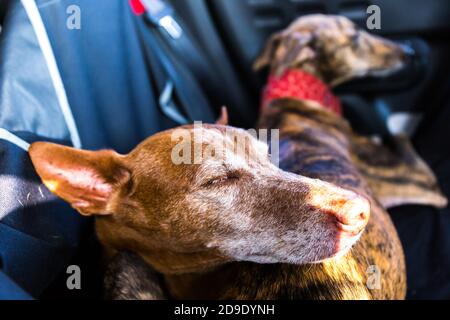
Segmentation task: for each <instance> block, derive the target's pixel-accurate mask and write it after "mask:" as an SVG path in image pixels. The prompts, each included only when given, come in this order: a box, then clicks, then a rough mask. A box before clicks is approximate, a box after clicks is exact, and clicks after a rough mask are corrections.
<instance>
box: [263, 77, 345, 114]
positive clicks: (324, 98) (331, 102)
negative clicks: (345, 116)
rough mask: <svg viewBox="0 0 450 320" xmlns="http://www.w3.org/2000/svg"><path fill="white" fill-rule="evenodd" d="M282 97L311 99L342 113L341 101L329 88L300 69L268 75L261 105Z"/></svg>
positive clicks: (337, 112)
mask: <svg viewBox="0 0 450 320" xmlns="http://www.w3.org/2000/svg"><path fill="white" fill-rule="evenodd" d="M282 98H293V99H298V100H312V101H315V102H318V103H319V104H320V105H322V106H323V107H324V108H326V109H328V110H331V111H333V112H335V113H336V114H338V115H342V106H341V102H340V101H339V99H338V98H337V97H336V96H335V95H334V94H333V93H332V92H331V90H330V88H329V87H328V86H327V85H326V84H325V83H324V82H323V81H322V80H320V79H318V78H316V77H315V76H313V75H312V74H310V73H307V72H305V71H302V70H298V69H290V70H287V71H285V72H284V73H283V74H282V75H281V76H279V77H278V76H275V75H270V76H269V80H268V83H267V86H266V88H265V89H264V92H263V104H262V105H263V106H266V105H267V104H268V103H270V102H271V101H272V100H275V99H282Z"/></svg>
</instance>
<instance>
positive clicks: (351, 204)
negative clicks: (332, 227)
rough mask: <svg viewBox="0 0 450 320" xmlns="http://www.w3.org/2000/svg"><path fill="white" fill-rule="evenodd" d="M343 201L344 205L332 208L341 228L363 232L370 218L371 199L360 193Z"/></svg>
mask: <svg viewBox="0 0 450 320" xmlns="http://www.w3.org/2000/svg"><path fill="white" fill-rule="evenodd" d="M343 201H344V204H343V205H342V206H338V207H337V208H336V209H335V210H332V212H333V214H334V216H335V218H336V221H337V224H338V226H339V228H340V229H341V230H342V231H345V232H348V233H359V232H361V231H362V229H364V227H365V226H366V225H367V222H368V220H369V216H370V203H369V201H368V200H367V199H365V198H363V197H361V196H358V195H355V196H351V197H350V198H347V199H345V200H343Z"/></svg>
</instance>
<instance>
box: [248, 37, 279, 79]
mask: <svg viewBox="0 0 450 320" xmlns="http://www.w3.org/2000/svg"><path fill="white" fill-rule="evenodd" d="M282 38H283V35H282V34H281V33H276V34H274V35H272V36H271V37H270V38H269V40H268V41H267V42H266V44H265V46H264V50H263V52H262V53H261V54H260V55H259V57H258V58H257V59H256V60H255V62H254V63H253V71H260V70H261V69H263V68H265V67H267V66H269V65H270V64H271V62H272V59H273V57H274V55H275V52H276V50H277V49H278V46H279V45H280V42H281V39H282Z"/></svg>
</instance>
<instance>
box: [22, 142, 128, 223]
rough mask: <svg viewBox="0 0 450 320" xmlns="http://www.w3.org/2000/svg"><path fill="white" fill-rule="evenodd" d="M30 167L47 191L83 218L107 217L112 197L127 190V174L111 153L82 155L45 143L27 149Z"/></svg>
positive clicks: (100, 152)
mask: <svg viewBox="0 0 450 320" xmlns="http://www.w3.org/2000/svg"><path fill="white" fill-rule="evenodd" d="M29 153H30V157H31V161H32V162H33V165H34V167H35V169H36V171H37V173H38V175H39V176H40V177H41V179H42V181H43V182H44V184H45V185H46V186H47V188H48V189H49V190H50V191H52V192H53V193H55V194H56V195H58V196H59V197H61V198H62V199H64V200H66V201H67V202H69V203H70V204H71V205H72V207H74V208H75V209H76V210H78V211H79V212H80V213H81V214H83V215H94V214H97V215H107V214H110V213H112V212H111V204H112V202H113V198H114V196H115V195H119V194H120V193H121V192H123V191H124V190H126V189H128V184H129V183H130V181H131V173H130V171H129V170H128V169H127V168H126V167H125V166H124V165H123V164H122V157H123V156H121V155H119V154H117V153H116V152H114V151H110V150H102V151H84V150H77V149H74V148H70V147H66V146H62V145H57V144H53V143H47V142H36V143H33V144H32V145H31V146H30V150H29Z"/></svg>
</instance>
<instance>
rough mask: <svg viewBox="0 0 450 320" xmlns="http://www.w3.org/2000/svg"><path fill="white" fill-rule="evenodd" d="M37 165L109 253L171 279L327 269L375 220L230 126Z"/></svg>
mask: <svg viewBox="0 0 450 320" xmlns="http://www.w3.org/2000/svg"><path fill="white" fill-rule="evenodd" d="M30 156H31V159H32V161H33V164H34V166H35V168H36V170H37V172H38V174H39V175H40V177H41V178H42V180H43V181H44V183H45V185H46V186H47V187H48V188H49V189H50V190H51V191H53V192H54V193H56V194H57V195H58V196H60V197H61V198H63V199H64V200H66V201H68V202H69V203H70V204H71V205H72V206H73V207H74V208H75V209H76V210H78V211H79V212H80V213H82V214H84V215H95V216H96V217H97V220H96V224H97V232H98V235H99V237H100V240H101V241H102V242H103V243H104V244H105V245H106V246H108V247H111V248H114V249H117V250H128V251H134V252H136V253H138V254H139V255H141V256H142V257H143V258H145V259H146V260H147V261H148V262H149V263H150V264H152V265H153V267H155V268H156V269H157V270H159V271H161V272H163V273H177V272H187V271H198V270H201V269H203V268H207V267H210V266H214V265H218V264H222V263H225V262H229V261H253V262H258V263H278V262H280V263H294V264H304V263H313V262H318V261H321V260H324V259H327V258H331V257H334V256H336V255H339V254H343V253H345V252H347V251H348V249H349V248H350V247H351V246H352V245H353V244H354V243H355V242H356V241H357V240H358V238H359V236H360V234H361V232H362V231H363V229H364V227H365V225H366V223H367V220H368V216H369V214H370V207H369V203H368V201H367V200H366V199H365V198H363V197H361V196H359V195H357V194H356V193H354V192H352V191H348V190H344V189H342V188H339V187H337V186H334V185H331V184H329V183H326V182H323V181H319V180H314V179H310V178H307V177H303V176H298V175H294V174H290V173H287V172H283V171H282V170H280V169H279V168H278V167H276V166H275V165H273V164H272V162H271V161H270V159H269V157H268V148H267V145H266V144H265V143H262V142H260V141H258V140H257V139H255V138H254V137H253V136H252V135H250V134H248V133H247V132H246V131H244V130H240V129H236V128H231V127H226V126H219V125H214V126H212V125H210V126H203V127H202V128H196V127H193V126H186V127H180V128H178V129H174V130H169V131H165V132H162V133H158V134H156V135H154V136H152V137H150V138H148V139H147V140H146V141H144V142H143V143H141V144H140V145H139V146H137V147H136V149H134V151H132V152H131V153H129V154H127V155H119V154H117V153H115V152H113V151H105V150H103V151H83V150H76V149H73V148H69V147H65V146H61V145H56V144H51V143H45V142H37V143H34V144H32V145H31V147H30Z"/></svg>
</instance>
